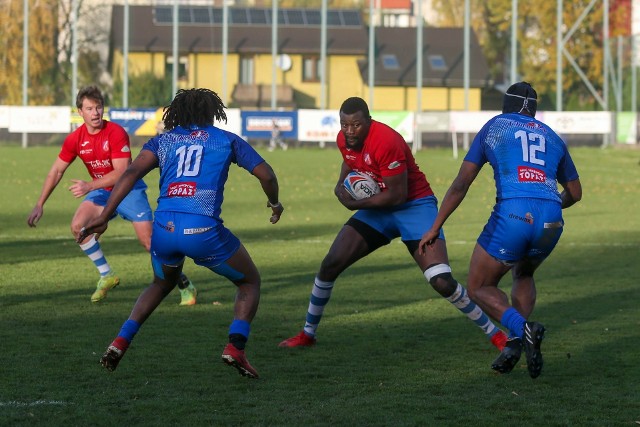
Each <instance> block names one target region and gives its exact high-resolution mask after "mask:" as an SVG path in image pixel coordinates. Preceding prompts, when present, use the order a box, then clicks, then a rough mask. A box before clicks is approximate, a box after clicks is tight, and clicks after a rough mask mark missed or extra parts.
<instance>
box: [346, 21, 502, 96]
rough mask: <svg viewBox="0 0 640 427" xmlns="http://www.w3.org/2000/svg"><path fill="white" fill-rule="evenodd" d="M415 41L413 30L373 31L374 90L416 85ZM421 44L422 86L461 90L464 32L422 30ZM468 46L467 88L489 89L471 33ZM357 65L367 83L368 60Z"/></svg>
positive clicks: (485, 71) (453, 29)
mask: <svg viewBox="0 0 640 427" xmlns="http://www.w3.org/2000/svg"><path fill="white" fill-rule="evenodd" d="M416 39H417V32H416V29H415V28H390V27H380V28H376V30H375V45H376V62H375V67H374V76H375V80H376V85H377V86H398V85H399V86H415V85H416V58H417V54H416V45H417V40H416ZM422 44H423V52H422V59H423V61H422V76H423V79H422V84H423V86H431V87H462V86H463V84H464V70H463V67H464V64H463V55H464V49H463V46H464V29H463V28H457V27H456V28H433V27H428V28H423V30H422ZM469 45H470V50H469V62H470V66H469V85H470V86H471V87H485V86H488V85H490V83H491V80H490V74H489V67H488V66H487V61H486V60H485V58H484V55H483V54H482V50H481V49H480V46H479V44H478V41H477V39H476V37H475V35H474V34H473V32H471V37H470V40H469ZM394 58H395V61H394ZM394 62H395V64H394ZM358 65H359V67H360V72H361V75H362V80H363V81H364V82H365V83H368V81H369V79H368V70H369V61H368V58H366V57H365V59H362V60H359V61H358ZM385 65H386V66H385ZM394 65H397V66H396V67H394Z"/></svg>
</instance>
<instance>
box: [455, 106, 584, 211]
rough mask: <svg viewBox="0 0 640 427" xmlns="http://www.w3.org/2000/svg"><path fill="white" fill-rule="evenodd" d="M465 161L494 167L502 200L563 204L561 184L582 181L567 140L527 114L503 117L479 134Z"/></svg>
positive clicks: (489, 124)
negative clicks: (568, 148) (519, 199)
mask: <svg viewBox="0 0 640 427" xmlns="http://www.w3.org/2000/svg"><path fill="white" fill-rule="evenodd" d="M464 160H465V161H469V162H472V163H475V164H477V165H479V166H480V167H482V165H484V164H485V163H487V162H489V164H490V165H491V166H492V167H493V177H494V179H495V182H496V197H497V199H498V200H503V199H510V198H537V199H547V200H555V201H557V202H560V201H561V200H560V193H559V192H558V184H557V183H558V182H568V181H573V180H575V179H578V172H577V170H576V167H575V165H574V163H573V160H572V159H571V156H570V155H569V152H568V150H567V146H566V145H565V143H564V141H563V140H562V139H561V138H560V137H559V136H558V135H557V134H556V133H555V132H554V131H553V130H552V129H551V128H550V127H548V126H547V125H545V124H544V123H542V122H540V121H538V120H536V119H534V118H532V117H529V116H525V115H523V114H517V113H508V114H500V115H498V116H495V117H493V118H492V119H491V120H489V121H488V122H487V123H486V124H485V125H484V126H483V127H482V129H481V130H480V132H479V133H478V134H477V135H476V137H475V138H474V140H473V143H472V144H471V147H470V149H469V152H468V153H467V155H466V156H465V158H464Z"/></svg>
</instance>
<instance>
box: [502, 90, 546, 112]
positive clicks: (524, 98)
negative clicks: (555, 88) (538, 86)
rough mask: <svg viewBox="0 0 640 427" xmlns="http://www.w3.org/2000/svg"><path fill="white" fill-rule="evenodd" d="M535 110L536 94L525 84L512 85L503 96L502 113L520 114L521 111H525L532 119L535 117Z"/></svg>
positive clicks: (536, 104) (536, 105)
mask: <svg viewBox="0 0 640 427" xmlns="http://www.w3.org/2000/svg"><path fill="white" fill-rule="evenodd" d="M537 109H538V94H537V93H536V91H535V89H534V88H532V87H531V85H530V84H529V83H527V82H518V83H514V84H512V85H511V86H510V87H509V89H507V93H505V94H504V98H503V101H502V112H503V113H522V111H524V110H526V111H528V112H529V113H530V114H531V116H532V117H535V115H536V110H537Z"/></svg>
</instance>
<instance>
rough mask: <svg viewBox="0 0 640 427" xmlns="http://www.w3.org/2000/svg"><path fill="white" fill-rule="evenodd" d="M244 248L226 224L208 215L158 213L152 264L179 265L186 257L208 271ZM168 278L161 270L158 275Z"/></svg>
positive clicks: (154, 229) (153, 233) (153, 235)
mask: <svg viewBox="0 0 640 427" xmlns="http://www.w3.org/2000/svg"><path fill="white" fill-rule="evenodd" d="M239 248H240V240H238V238H237V237H236V236H234V235H233V233H232V232H231V231H229V230H228V229H227V228H226V227H225V226H224V225H222V222H220V221H217V220H216V219H214V218H211V217H208V216H204V215H193V214H187V213H183V212H156V217H155V220H154V221H153V232H152V234H151V261H152V264H153V266H154V270H155V269H156V268H158V267H159V266H160V265H162V264H164V265H168V266H177V265H180V264H182V262H183V261H184V258H185V257H189V258H191V259H192V260H193V261H194V262H195V263H196V264H197V265H202V266H204V267H207V268H215V267H217V266H220V265H221V264H222V263H224V262H225V261H226V260H228V259H229V258H231V256H233V254H235V253H236V252H237V250H238V249H239ZM155 273H156V275H157V276H159V277H164V275H163V274H162V272H161V271H156V272H155Z"/></svg>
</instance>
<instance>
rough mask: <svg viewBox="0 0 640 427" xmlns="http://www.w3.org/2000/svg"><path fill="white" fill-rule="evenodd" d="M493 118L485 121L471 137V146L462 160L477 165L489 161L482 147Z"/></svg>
mask: <svg viewBox="0 0 640 427" xmlns="http://www.w3.org/2000/svg"><path fill="white" fill-rule="evenodd" d="M493 121H494V119H491V120H489V121H488V122H487V123H485V124H484V126H482V129H480V132H478V134H477V135H476V137H475V138H473V142H472V143H471V147H469V152H468V153H467V155H466V156H465V157H464V160H465V161H467V162H471V163H475V164H477V165H478V166H480V167H482V165H484V164H485V163H487V162H488V161H489V159H488V158H487V153H486V151H485V149H484V141H485V140H486V138H487V133H488V132H489V129H490V128H491V124H492V123H493Z"/></svg>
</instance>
